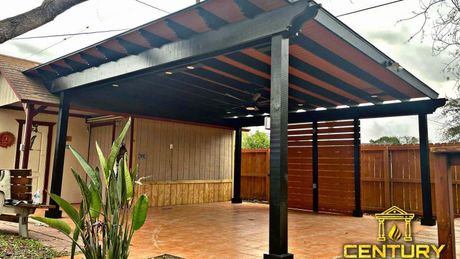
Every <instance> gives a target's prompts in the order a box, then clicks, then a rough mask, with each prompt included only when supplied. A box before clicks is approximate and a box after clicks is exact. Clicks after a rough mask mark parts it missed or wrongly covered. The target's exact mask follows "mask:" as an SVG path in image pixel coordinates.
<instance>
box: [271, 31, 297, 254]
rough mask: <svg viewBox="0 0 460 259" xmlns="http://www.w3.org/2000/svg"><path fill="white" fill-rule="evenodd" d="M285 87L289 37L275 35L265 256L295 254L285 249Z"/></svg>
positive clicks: (272, 53) (287, 85) (286, 230)
mask: <svg viewBox="0 0 460 259" xmlns="http://www.w3.org/2000/svg"><path fill="white" fill-rule="evenodd" d="M288 90H289V39H288V38H284V37H283V36H282V35H276V36H273V37H272V44H271V91H270V117H271V120H270V220H269V221H270V224H269V225H270V229H269V240H270V243H269V254H265V255H264V258H265V259H268V258H294V256H293V255H292V254H289V253H288V207H287V197H288V193H287V191H288V189H287V184H288V178H287V177H288V175H287V173H288V172H287V170H288V164H287V160H288V140H287V133H288V101H289V100H288Z"/></svg>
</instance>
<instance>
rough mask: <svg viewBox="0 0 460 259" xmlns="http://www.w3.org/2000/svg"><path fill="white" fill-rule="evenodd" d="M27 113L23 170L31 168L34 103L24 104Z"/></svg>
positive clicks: (23, 147)
mask: <svg viewBox="0 0 460 259" xmlns="http://www.w3.org/2000/svg"><path fill="white" fill-rule="evenodd" d="M24 110H25V113H26V122H25V124H24V128H25V129H24V142H23V143H24V145H22V150H21V151H22V163H21V169H27V167H28V166H29V154H30V137H31V136H32V123H33V120H34V105H33V104H32V103H26V104H24Z"/></svg>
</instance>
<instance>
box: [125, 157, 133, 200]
mask: <svg viewBox="0 0 460 259" xmlns="http://www.w3.org/2000/svg"><path fill="white" fill-rule="evenodd" d="M123 165H124V168H125V169H124V174H125V175H124V185H125V190H126V198H127V199H128V200H129V199H131V198H132V197H133V180H132V179H131V174H130V172H129V166H128V156H127V155H125V158H124V159H123Z"/></svg>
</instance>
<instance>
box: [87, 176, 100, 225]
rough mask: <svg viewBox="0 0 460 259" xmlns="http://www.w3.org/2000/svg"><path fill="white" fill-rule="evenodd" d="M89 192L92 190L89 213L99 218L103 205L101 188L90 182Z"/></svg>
mask: <svg viewBox="0 0 460 259" xmlns="http://www.w3.org/2000/svg"><path fill="white" fill-rule="evenodd" d="M89 192H90V206H89V209H90V211H89V213H90V215H91V217H92V218H97V217H99V214H100V213H101V207H102V202H101V195H100V193H99V192H100V189H98V188H97V187H96V186H95V185H94V184H90V186H89Z"/></svg>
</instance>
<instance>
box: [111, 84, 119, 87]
mask: <svg viewBox="0 0 460 259" xmlns="http://www.w3.org/2000/svg"><path fill="white" fill-rule="evenodd" d="M112 87H115V88H118V87H120V85H119V84H112Z"/></svg>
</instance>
